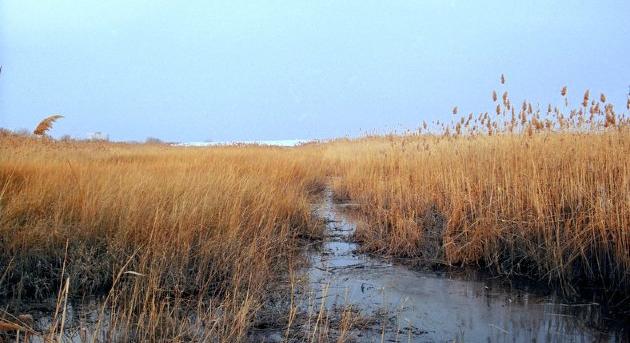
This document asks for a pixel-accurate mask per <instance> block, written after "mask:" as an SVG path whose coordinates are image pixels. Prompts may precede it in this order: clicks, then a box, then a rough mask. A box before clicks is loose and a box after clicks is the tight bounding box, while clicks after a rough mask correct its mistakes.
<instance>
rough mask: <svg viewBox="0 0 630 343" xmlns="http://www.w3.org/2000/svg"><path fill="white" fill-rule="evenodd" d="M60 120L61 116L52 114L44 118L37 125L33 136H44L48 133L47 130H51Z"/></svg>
mask: <svg viewBox="0 0 630 343" xmlns="http://www.w3.org/2000/svg"><path fill="white" fill-rule="evenodd" d="M61 118H63V116H62V115H60V114H53V115H51V116H49V117H46V118H44V119H43V120H42V121H40V122H39V124H37V127H36V128H35V130H33V134H34V135H38V136H43V135H45V134H46V132H48V130H50V129H51V128H52V126H53V124H54V123H55V121H57V120H58V119H61Z"/></svg>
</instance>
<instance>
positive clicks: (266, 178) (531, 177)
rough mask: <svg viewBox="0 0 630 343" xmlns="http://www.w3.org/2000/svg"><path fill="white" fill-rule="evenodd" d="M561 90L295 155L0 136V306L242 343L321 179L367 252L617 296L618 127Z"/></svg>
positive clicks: (303, 229) (140, 331) (621, 137)
mask: <svg viewBox="0 0 630 343" xmlns="http://www.w3.org/2000/svg"><path fill="white" fill-rule="evenodd" d="M500 81H501V84H502V85H504V84H505V77H504V76H503V75H501V78H500ZM501 87H503V86H501ZM560 93H561V96H562V99H563V101H564V107H563V106H560V107H558V106H553V105H549V106H546V107H544V108H540V107H538V106H535V105H533V104H532V103H530V102H527V101H523V102H522V103H521V104H520V105H519V103H518V102H512V100H511V99H510V97H509V93H508V92H507V90H504V89H502V90H501V92H500V94H502V96H501V97H500V98H499V96H498V95H497V91H496V90H495V91H493V92H492V100H493V102H494V104H493V105H492V107H496V109H493V111H490V112H483V113H477V114H475V113H469V114H467V115H463V116H462V117H461V118H458V119H455V120H453V122H452V123H450V124H448V123H439V122H436V123H434V125H433V131H431V130H432V129H431V128H430V127H429V124H427V123H426V122H423V123H422V127H421V128H420V129H419V133H418V134H406V135H387V136H378V137H365V138H361V139H356V140H349V139H339V140H336V141H332V142H329V143H325V144H315V145H309V146H302V147H298V148H295V149H282V148H270V147H266V148H265V147H253V146H248V147H214V148H181V147H170V146H167V145H163V144H144V145H133V144H116V143H105V142H73V141H52V140H50V139H48V138H46V137H44V138H43V139H33V138H30V137H21V136H17V135H14V134H10V133H7V132H0V211H1V212H0V213H1V216H0V297H2V298H9V297H10V298H13V299H18V300H19V299H24V300H25V301H26V300H29V299H34V298H45V297H49V296H55V294H58V295H60V294H61V293H62V292H61V289H62V288H63V290H64V292H63V293H64V295H65V296H66V297H67V296H68V293H70V294H71V295H74V296H76V295H81V294H85V295H94V294H106V295H107V296H106V298H105V300H104V302H103V305H102V309H101V311H100V314H99V325H101V324H102V327H103V328H102V330H101V331H102V332H101V331H99V330H98V328H97V330H95V334H97V335H99V337H101V338H103V339H104V340H110V341H111V340H120V341H125V340H138V341H157V340H161V341H163V340H168V341H189V340H195V341H204V340H215V341H240V340H244V339H246V336H247V332H248V330H249V328H250V327H251V325H252V323H253V322H254V321H255V318H256V316H257V314H258V313H259V311H260V309H261V307H262V306H263V303H264V302H265V297H266V291H267V290H268V289H269V287H270V285H272V284H274V280H277V279H278V278H279V277H280V276H281V275H283V274H285V275H286V274H291V275H295V271H293V270H291V267H290V266H291V265H293V264H294V263H293V262H290V261H291V260H292V258H293V257H295V254H297V251H298V250H299V249H297V246H298V244H297V239H296V238H298V237H300V236H317V235H319V234H320V232H321V225H318V222H317V220H316V219H315V218H313V216H312V213H311V208H310V202H311V200H312V199H311V195H313V194H314V193H317V192H318V191H319V190H321V189H322V185H323V183H324V182H327V180H329V179H330V180H332V181H330V182H331V183H332V187H333V189H334V191H335V196H336V197H337V198H348V199H352V200H353V201H355V202H358V203H359V204H361V206H360V210H359V211H360V213H359V214H360V216H361V217H362V219H363V221H364V222H365V223H366V225H361V226H360V227H359V228H358V231H357V232H356V238H357V239H358V240H359V241H360V242H361V243H362V247H363V249H366V250H370V251H373V252H378V253H382V254H387V255H396V256H405V257H413V258H416V259H419V260H422V261H426V262H428V263H438V264H446V265H467V266H480V267H483V268H484V269H487V270H490V271H492V272H495V273H497V274H501V275H508V276H519V275H520V276H527V277H529V278H532V279H536V280H542V281H543V282H548V283H549V284H551V285H560V286H561V288H562V289H563V290H564V291H565V293H566V294H567V295H575V294H581V293H582V292H583V290H584V289H585V288H587V287H590V286H593V287H597V288H598V289H599V290H600V291H602V292H603V293H604V294H606V295H607V296H610V297H611V298H614V299H624V298H625V299H626V303H627V299H628V298H627V297H628V295H629V294H630V277H629V271H630V268H629V267H630V233H629V232H630V172H629V171H630V159H629V158H628V156H630V129H629V120H628V118H626V117H625V116H624V115H623V114H619V113H617V112H616V111H615V109H614V107H613V106H612V104H610V103H606V96H605V95H603V94H602V95H600V96H599V101H597V99H591V98H590V94H589V92H588V91H587V92H586V93H585V94H584V96H583V97H582V99H580V100H581V101H580V102H578V103H579V104H580V105H581V106H579V107H578V108H576V109H569V108H568V103H569V100H568V94H569V93H568V90H567V87H563V88H562V89H561V91H560ZM627 106H630V102H628V105H627ZM563 108H564V109H563ZM452 112H453V115H457V113H459V112H460V111H459V109H458V107H454V108H453V110H452ZM436 129H440V130H441V133H440V134H437V133H435V130H436ZM421 132H424V133H422V134H421ZM432 132H433V133H432ZM331 176H333V178H330V177H331ZM292 286H293V285H292ZM289 296H290V295H287V298H289ZM58 298H61V297H60V296H58ZM291 299H292V298H291ZM295 310H296V308H295V307H294V308H293V311H295ZM287 315H288V323H289V324H288V325H289V326H290V325H291V324H290V323H291V322H292V321H293V319H292V318H294V317H295V313H293V314H291V313H288V314H287ZM61 322H63V316H62V321H61ZM55 330H56V329H55ZM55 330H53V331H52V332H51V335H52V334H54V333H55V332H56V331H55ZM288 330H289V329H288V328H287V332H288Z"/></svg>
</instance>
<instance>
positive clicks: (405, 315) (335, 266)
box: [306, 189, 630, 342]
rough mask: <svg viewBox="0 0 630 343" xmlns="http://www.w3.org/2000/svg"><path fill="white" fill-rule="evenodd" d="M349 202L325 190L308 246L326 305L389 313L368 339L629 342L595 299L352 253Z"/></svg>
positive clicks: (316, 288)
mask: <svg viewBox="0 0 630 343" xmlns="http://www.w3.org/2000/svg"><path fill="white" fill-rule="evenodd" d="M351 206H353V205H352V204H337V203H335V202H334V201H333V196H332V191H331V190H330V189H328V190H326V192H325V194H324V199H323V201H322V203H321V204H320V205H319V206H318V208H317V214H318V215H319V216H320V217H321V218H322V219H324V220H325V222H326V229H325V238H324V241H323V242H322V244H321V245H320V246H318V247H316V248H311V249H309V252H308V255H309V256H308V257H309V260H310V262H311V263H310V266H309V267H308V270H307V271H306V273H307V275H308V278H309V284H310V287H311V288H312V292H314V293H315V294H320V295H321V296H320V297H319V299H320V301H325V304H323V305H325V306H326V307H327V308H329V309H332V308H338V307H340V306H348V305H351V306H353V307H355V308H358V310H359V311H360V312H361V313H364V314H366V315H369V314H371V313H387V314H388V315H387V316H388V318H390V320H391V321H393V322H394V323H395V325H393V326H392V325H389V326H385V325H383V329H381V330H374V331H370V332H366V333H365V334H363V335H360V337H358V339H357V340H359V341H367V342H372V341H376V342H381V341H385V342H387V341H394V342H395V341H401V342H407V341H411V342H425V341H426V342H436V341H437V342H444V341H458V342H459V341H467V342H482V341H485V342H549V341H553V342H620V341H626V340H628V339H630V337H629V333H628V331H627V329H626V330H624V328H623V326H622V325H620V324H618V323H611V322H610V321H608V320H606V319H605V318H603V315H602V312H601V309H600V308H599V305H598V304H595V303H592V304H564V303H563V302H562V300H561V299H560V298H559V297H557V296H553V295H546V296H543V295H540V294H536V293H533V292H528V291H526V290H523V289H516V288H513V287H508V286H505V285H503V284H501V283H500V282H498V281H496V280H492V279H489V278H488V277H485V279H484V277H480V276H472V277H471V276H468V277H465V276H463V275H461V273H459V274H454V273H452V274H451V273H448V272H442V273H436V272H426V271H415V270H412V269H410V268H409V267H406V266H404V265H401V264H396V263H392V262H389V261H388V260H386V259H383V258H379V257H373V256H371V255H367V254H363V253H359V252H357V248H358V245H357V244H356V243H353V242H352V234H353V233H354V230H355V228H356V224H355V222H354V221H353V220H352V217H351V216H350V215H349V214H348V210H347V208H348V207H351Z"/></svg>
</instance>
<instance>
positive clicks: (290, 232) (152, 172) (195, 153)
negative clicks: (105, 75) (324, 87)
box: [0, 133, 323, 341]
mask: <svg viewBox="0 0 630 343" xmlns="http://www.w3.org/2000/svg"><path fill="white" fill-rule="evenodd" d="M306 160H308V163H307V162H306ZM316 160H317V157H316V156H313V155H311V154H309V153H307V152H305V151H300V152H297V151H287V150H286V149H280V148H263V147H248V148H238V147H218V148H209V149H196V148H179V147H178V148H174V147H169V146H166V145H131V144H114V143H97V142H53V141H51V140H48V139H43V140H42V139H32V138H29V137H18V136H14V135H10V134H6V133H4V134H3V135H2V137H1V138H0V206H1V217H0V277H2V278H1V279H0V282H1V284H0V297H2V298H7V297H12V298H14V299H18V301H19V300H20V299H22V300H24V301H28V300H30V299H36V298H46V297H50V296H53V297H54V296H55V295H56V294H57V292H58V291H59V289H61V287H62V285H63V286H64V287H65V289H66V297H67V293H68V291H69V292H70V294H73V295H75V296H77V295H91V294H99V293H103V292H104V293H105V294H107V298H106V299H105V301H104V304H103V309H102V311H101V313H100V317H101V318H99V319H100V322H102V324H101V323H99V325H100V326H101V328H102V330H104V332H100V333H99V332H97V334H100V335H102V337H101V339H104V340H108V341H109V340H118V341H126V340H137V341H155V340H169V341H190V340H194V341H205V340H208V339H212V340H222V341H239V340H242V339H244V337H245V335H246V333H247V329H248V327H249V326H250V325H251V323H252V321H253V318H254V317H255V316H256V313H257V311H258V310H259V309H260V307H261V304H262V303H263V302H264V298H265V292H266V290H267V288H268V287H269V285H270V284H271V281H272V280H275V279H276V278H278V277H279V274H280V273H286V269H287V268H288V263H289V260H290V259H291V258H292V257H293V256H294V255H295V254H296V252H297V243H296V242H297V240H296V238H298V237H300V236H308V235H316V234H318V232H319V230H321V227H320V226H319V225H317V223H316V221H315V220H314V218H313V217H312V216H311V208H310V203H309V201H310V200H309V195H310V194H312V193H313V192H315V191H317V190H318V189H319V188H320V187H321V184H322V182H323V179H322V177H321V175H322V173H321V172H320V171H319V170H318V169H317V168H316V167H314V165H315V166H316V165H317V164H316V163H315V162H316ZM62 322H63V320H62ZM97 331H98V330H97Z"/></svg>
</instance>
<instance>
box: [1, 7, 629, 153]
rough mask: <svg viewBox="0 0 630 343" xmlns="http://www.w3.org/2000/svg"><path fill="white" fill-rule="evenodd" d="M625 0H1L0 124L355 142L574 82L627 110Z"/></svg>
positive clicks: (139, 134)
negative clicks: (494, 95)
mask: <svg viewBox="0 0 630 343" xmlns="http://www.w3.org/2000/svg"><path fill="white" fill-rule="evenodd" d="M628 18H630V1H592V2H586V1H515V2H508V1H295V0H294V1H257V2H242V1H220V2H218V1H170V2H164V1H155V0H152V1H133V0H127V1H122V0H113V1H112V0H109V1H89V0H82V1H55V0H48V1H41V0H2V1H0V64H2V65H3V70H2V74H1V75H0V126H1V127H6V128H10V129H19V128H32V127H33V126H35V125H36V124H37V122H38V121H39V120H40V119H41V118H42V117H45V116H46V115H49V114H52V113H61V114H63V115H65V116H66V118H64V119H62V120H61V121H59V122H58V123H57V125H56V126H55V128H54V130H53V136H57V137H58V136H60V135H63V134H70V135H73V136H77V137H85V135H86V133H88V132H92V131H103V132H106V133H108V134H109V135H110V137H111V138H112V139H115V140H134V139H135V140H142V139H144V138H145V137H147V136H154V137H159V138H162V139H165V140H172V141H198V140H205V139H214V140H232V139H285V138H329V137H334V136H343V135H351V136H355V135H358V134H361V133H362V132H365V131H373V130H376V131H378V132H388V131H391V130H394V129H396V130H399V131H400V130H404V129H407V128H408V129H415V128H417V127H418V126H419V123H421V122H422V121H423V120H427V121H432V120H436V119H440V120H444V119H448V118H449V116H450V110H451V108H452V107H453V106H454V105H458V106H459V108H460V111H461V112H465V113H468V112H471V111H474V112H478V111H484V110H487V109H489V108H492V106H491V98H490V94H491V91H492V90H493V89H497V90H498V89H500V88H499V83H498V78H499V75H500V74H501V73H505V75H506V77H507V85H506V86H507V87H508V89H509V90H510V94H511V97H512V99H513V101H515V102H520V101H522V100H523V99H524V98H525V97H527V98H528V99H529V100H531V101H533V102H540V103H543V104H544V103H547V102H548V101H557V100H558V99H559V89H560V88H561V87H562V86H563V85H565V84H566V85H568V86H569V91H570V92H571V95H572V96H573V97H574V98H575V99H576V101H577V99H580V98H581V96H582V94H583V92H584V90H585V89H586V88H590V89H591V92H592V93H593V94H599V92H602V91H603V92H605V93H606V94H607V95H608V97H609V99H611V100H612V101H613V102H615V103H617V104H618V107H619V108H623V105H625V99H626V94H627V93H628V85H629V84H630V56H629V55H630V25H629V24H628Z"/></svg>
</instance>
